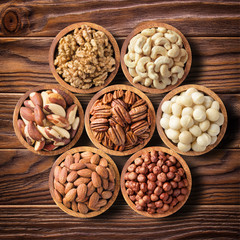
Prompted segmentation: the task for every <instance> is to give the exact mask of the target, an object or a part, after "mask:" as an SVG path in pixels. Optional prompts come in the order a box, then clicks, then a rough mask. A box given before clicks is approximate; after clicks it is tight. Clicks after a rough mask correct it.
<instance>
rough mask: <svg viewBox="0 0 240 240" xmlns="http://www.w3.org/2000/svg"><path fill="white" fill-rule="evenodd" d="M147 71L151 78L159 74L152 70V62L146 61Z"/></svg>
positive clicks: (156, 78)
mask: <svg viewBox="0 0 240 240" xmlns="http://www.w3.org/2000/svg"><path fill="white" fill-rule="evenodd" d="M147 72H148V76H149V78H151V79H152V80H158V79H159V75H158V74H156V73H155V72H154V63H153V62H149V63H147Z"/></svg>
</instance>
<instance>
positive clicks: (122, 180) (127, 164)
mask: <svg viewBox="0 0 240 240" xmlns="http://www.w3.org/2000/svg"><path fill="white" fill-rule="evenodd" d="M152 150H155V151H162V152H164V153H167V154H169V155H172V156H174V157H175V158H176V159H177V160H178V161H179V162H180V164H181V165H182V167H183V169H184V171H185V173H186V178H187V180H188V187H187V189H188V194H187V195H186V197H185V199H184V201H182V202H180V203H178V204H177V205H176V206H174V207H173V208H172V209H170V210H168V211H167V212H165V213H154V214H150V213H148V212H147V211H139V210H137V209H136V205H135V204H134V203H133V202H132V201H131V199H130V198H129V197H128V194H127V191H126V187H125V179H124V175H125V174H126V172H127V168H128V167H129V165H130V164H132V162H133V161H134V160H135V159H136V158H137V157H139V156H141V155H142V154H143V152H146V151H148V152H150V151H152ZM191 189H192V176H191V172H190V169H189V167H188V165H187V163H186V162H185V161H184V159H183V158H182V157H181V156H180V155H178V154H177V153H176V152H174V151H173V150H171V149H168V148H165V147H148V148H144V149H142V150H140V151H138V152H136V153H135V154H134V155H132V156H131V157H130V158H129V159H128V160H127V162H126V163H125V165H124V167H123V170H122V173H121V191H122V195H123V197H124V199H125V201H126V202H127V204H128V205H129V206H130V207H131V208H132V209H133V210H134V211H135V212H137V213H138V214H140V215H143V216H145V217H151V218H162V217H167V216H169V215H172V214H173V213H175V212H177V211H178V210H179V209H180V208H181V207H182V206H183V205H184V204H185V202H186V201H187V199H188V197H189V195H190V192H191Z"/></svg>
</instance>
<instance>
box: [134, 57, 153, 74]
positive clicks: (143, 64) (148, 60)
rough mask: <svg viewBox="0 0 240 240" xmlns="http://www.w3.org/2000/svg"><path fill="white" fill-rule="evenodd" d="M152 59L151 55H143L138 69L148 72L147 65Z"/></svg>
mask: <svg viewBox="0 0 240 240" xmlns="http://www.w3.org/2000/svg"><path fill="white" fill-rule="evenodd" d="M150 61H151V59H150V57H141V58H140V59H139V60H138V62H137V67H136V68H137V70H138V71H140V72H146V68H145V65H146V64H147V63H148V62H150Z"/></svg>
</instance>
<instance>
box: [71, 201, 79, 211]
mask: <svg viewBox="0 0 240 240" xmlns="http://www.w3.org/2000/svg"><path fill="white" fill-rule="evenodd" d="M71 208H72V210H73V211H74V212H77V211H78V205H77V203H76V202H75V201H72V204H71Z"/></svg>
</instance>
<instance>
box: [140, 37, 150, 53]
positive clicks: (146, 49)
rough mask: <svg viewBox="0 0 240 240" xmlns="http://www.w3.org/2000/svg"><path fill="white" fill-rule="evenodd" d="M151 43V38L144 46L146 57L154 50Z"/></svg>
mask: <svg viewBox="0 0 240 240" xmlns="http://www.w3.org/2000/svg"><path fill="white" fill-rule="evenodd" d="M151 42H152V40H151V38H148V39H147V41H146V43H145V44H144V45H143V48H142V51H143V54H144V55H149V54H150V53H151V49H152V47H151Z"/></svg>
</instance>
